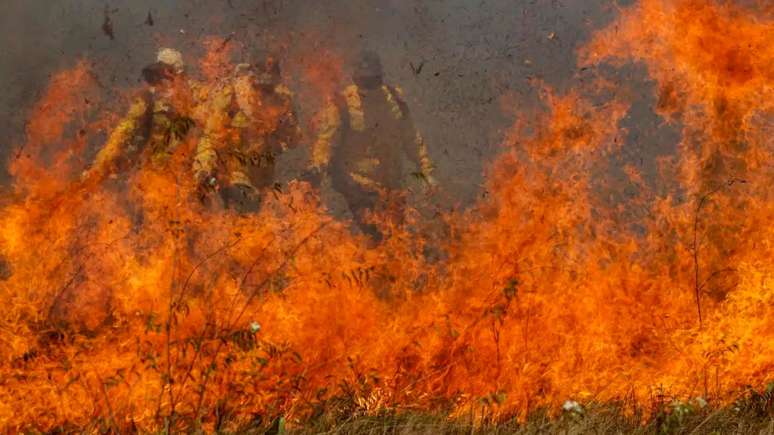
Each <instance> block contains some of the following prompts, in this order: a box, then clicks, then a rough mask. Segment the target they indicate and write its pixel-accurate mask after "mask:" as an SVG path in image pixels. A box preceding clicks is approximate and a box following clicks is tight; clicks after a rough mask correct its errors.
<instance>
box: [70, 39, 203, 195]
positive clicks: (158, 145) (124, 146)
mask: <svg viewBox="0 0 774 435" xmlns="http://www.w3.org/2000/svg"><path fill="white" fill-rule="evenodd" d="M183 69H184V64H183V57H182V55H181V54H180V53H179V52H178V51H176V50H172V49H169V48H164V49H161V50H160V51H159V53H158V57H157V61H156V62H155V63H153V64H151V65H149V66H147V67H146V68H144V69H143V71H142V76H143V79H144V80H145V82H146V83H147V85H148V87H147V89H146V90H145V91H144V92H142V93H141V94H140V95H139V96H137V97H135V98H134V100H133V101H132V104H131V106H130V108H129V111H128V113H127V115H126V116H125V117H124V118H123V119H122V120H121V121H120V122H119V124H118V126H117V127H116V128H115V129H113V131H112V132H111V133H110V135H109V136H108V139H107V142H106V144H105V146H104V147H103V148H102V149H100V150H99V152H98V153H97V155H96V157H95V159H94V162H93V163H92V165H91V166H90V167H89V168H88V169H87V170H86V171H85V172H84V174H83V177H82V179H83V181H84V182H99V181H100V180H102V179H104V178H106V177H110V176H115V175H116V174H117V173H118V172H120V171H121V170H125V169H127V168H128V167H130V166H132V165H134V164H136V163H137V161H138V158H139V159H140V160H142V161H143V163H144V164H145V163H149V164H151V165H152V166H154V167H162V166H163V164H164V162H166V161H167V159H168V158H169V156H170V155H171V154H172V153H173V152H174V150H175V148H176V147H177V145H178V144H179V143H180V142H181V141H182V140H183V139H184V137H185V136H186V135H187V133H188V131H189V130H190V129H191V128H192V127H193V125H194V122H193V120H192V119H191V117H190V116H189V115H190V111H191V107H192V105H193V98H194V97H193V91H192V89H191V83H190V82H189V81H188V80H187V79H186V77H185V75H184V72H183Z"/></svg>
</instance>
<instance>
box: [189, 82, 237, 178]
mask: <svg viewBox="0 0 774 435" xmlns="http://www.w3.org/2000/svg"><path fill="white" fill-rule="evenodd" d="M232 97H233V93H231V92H230V88H224V89H221V90H219V91H218V93H216V94H214V95H213V99H212V101H211V102H209V103H210V104H209V105H208V107H207V108H208V111H209V114H208V117H207V121H206V122H205V123H204V129H203V131H202V135H201V137H200V138H199V141H198V142H197V143H196V150H195V151H194V158H193V168H192V169H193V174H194V178H195V179H196V181H197V182H199V183H203V184H207V185H210V186H211V187H214V183H215V179H214V176H215V172H216V170H217V164H218V149H219V148H220V147H219V143H220V142H221V141H222V140H224V136H225V135H226V130H227V126H228V124H229V121H233V120H231V119H230V116H229V114H228V111H229V108H231V106H233V105H234V102H233V100H232ZM205 104H206V103H205Z"/></svg>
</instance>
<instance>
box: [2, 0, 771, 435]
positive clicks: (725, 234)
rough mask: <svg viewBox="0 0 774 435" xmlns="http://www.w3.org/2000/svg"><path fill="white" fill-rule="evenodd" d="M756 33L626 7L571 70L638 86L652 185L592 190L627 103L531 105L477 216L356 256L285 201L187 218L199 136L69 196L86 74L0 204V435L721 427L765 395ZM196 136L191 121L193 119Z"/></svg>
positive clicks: (299, 192)
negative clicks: (442, 415)
mask: <svg viewBox="0 0 774 435" xmlns="http://www.w3.org/2000/svg"><path fill="white" fill-rule="evenodd" d="M772 18H773V17H772V15H771V11H770V10H768V11H766V10H752V9H745V8H742V7H739V6H734V5H732V4H730V3H723V4H720V3H719V2H713V1H711V0H674V1H671V0H642V1H640V2H639V3H637V4H635V5H633V6H631V7H629V8H626V9H623V10H622V11H621V12H620V16H619V17H618V18H617V20H616V21H615V22H613V23H611V24H610V25H609V26H607V28H605V29H602V30H600V31H598V32H596V33H595V35H594V37H593V38H592V39H591V41H590V42H589V43H588V44H587V45H586V46H584V47H582V48H581V49H580V50H579V59H580V60H579V66H581V67H591V68H592V69H593V67H595V66H597V65H599V64H601V63H603V62H607V63H612V64H614V65H618V66H621V65H624V64H627V63H632V62H634V63H638V64H642V65H644V66H645V67H646V68H647V73H648V74H649V76H650V77H651V78H652V79H653V80H654V81H655V82H656V83H657V89H656V96H655V98H654V101H655V102H656V104H655V107H654V110H655V111H656V113H657V114H658V115H659V116H661V117H662V119H663V120H664V122H665V123H668V124H669V125H671V126H672V127H674V128H677V129H678V130H679V132H680V136H681V138H680V141H679V143H677V144H675V146H676V152H675V154H674V155H672V156H662V159H661V160H662V163H663V164H662V171H661V177H670V178H669V179H661V180H657V181H653V180H650V181H649V180H647V177H644V176H643V175H641V174H640V173H639V172H638V171H637V169H636V168H634V167H632V166H629V167H627V168H626V169H625V171H624V172H625V174H626V176H627V177H626V179H625V180H619V181H618V182H617V183H619V184H612V185H609V186H602V187H600V186H599V182H598V180H597V178H598V175H599V173H600V171H605V170H606V169H607V167H608V166H607V160H606V159H607V158H608V157H609V156H610V155H614V154H616V153H618V152H620V151H621V149H622V147H626V146H627V143H626V140H627V139H626V138H627V135H626V131H625V130H624V128H623V127H621V123H622V120H623V119H624V118H625V117H626V116H627V113H628V112H629V110H630V106H631V104H632V101H631V100H630V97H628V95H629V93H628V92H627V90H626V89H625V85H622V84H611V83H609V81H607V80H605V79H603V78H602V77H601V75H600V76H599V77H597V79H595V80H593V84H592V85H591V86H589V85H581V84H578V86H577V87H576V89H572V90H570V91H568V92H567V93H565V94H557V93H556V92H554V91H552V90H551V89H550V88H549V87H547V86H544V87H543V89H542V95H543V97H542V105H543V107H544V109H543V110H541V111H540V112H539V113H530V114H527V113H523V114H520V117H519V119H518V120H517V121H516V122H515V123H514V127H513V129H512V130H511V132H510V134H509V135H508V137H507V138H506V141H505V142H506V143H505V146H504V151H503V153H502V155H501V156H500V157H499V158H498V159H497V161H496V162H495V163H494V164H493V165H492V168H491V170H490V172H489V174H488V183H487V185H486V186H485V189H486V192H487V196H486V198H485V199H483V200H481V201H480V203H478V204H476V205H475V206H474V207H473V208H471V209H470V210H468V211H465V212H462V213H448V214H445V215H444V216H441V217H440V218H439V219H438V222H436V223H435V224H434V225H436V227H439V228H441V229H440V230H438V228H436V229H435V231H436V233H431V232H427V231H426V228H427V225H428V224H427V222H423V220H422V219H421V218H420V217H419V216H420V213H418V212H416V211H415V210H410V211H408V212H407V214H408V218H407V219H406V222H405V224H403V225H397V224H395V223H394V222H393V221H392V220H391V219H389V218H388V217H384V216H379V215H376V216H374V219H375V220H376V221H377V222H379V223H380V225H381V226H382V227H384V231H385V233H386V234H389V236H388V237H386V238H385V239H384V240H383V241H382V242H381V243H380V244H379V245H378V246H373V245H374V244H373V243H368V242H367V241H366V240H365V239H364V237H362V236H353V235H352V234H351V232H350V229H349V226H348V225H347V223H346V222H341V221H339V220H337V219H336V218H334V217H333V216H331V214H330V213H329V212H328V211H327V210H326V208H325V207H324V205H322V204H321V202H320V200H319V197H318V192H316V191H315V190H314V189H313V188H311V187H310V186H309V184H307V183H304V182H298V181H294V182H291V183H289V185H288V186H287V187H286V188H284V189H283V190H282V191H281V192H275V193H274V195H270V196H269V197H268V199H267V201H266V202H265V203H264V204H263V205H262V207H261V210H260V212H257V213H254V214H238V213H235V212H233V211H230V210H228V209H222V208H217V207H215V208H213V207H207V206H205V205H203V204H202V203H201V202H200V201H199V200H198V199H197V195H196V185H195V182H194V180H193V177H192V176H191V174H190V172H191V160H190V156H191V155H192V153H193V149H194V147H195V144H194V141H195V136H196V134H197V131H194V134H192V135H189V136H188V137H187V138H186V139H185V140H183V141H182V142H183V143H181V144H180V145H179V146H178V147H177V148H176V149H175V150H174V152H173V153H172V155H171V157H170V159H169V163H168V167H167V169H166V170H158V169H157V168H154V167H153V166H152V165H139V166H137V167H136V168H134V169H132V170H131V171H127V172H124V173H121V174H119V176H118V177H113V178H108V179H105V180H102V181H100V182H94V183H89V182H84V181H83V178H82V177H81V171H82V170H83V169H84V166H85V162H86V161H87V160H88V159H87V157H86V156H84V153H85V150H86V149H87V148H88V146H87V145H89V144H94V143H101V142H104V141H105V140H106V137H107V135H108V134H109V131H110V130H111V129H112V128H113V127H114V125H115V122H116V120H117V119H118V116H119V115H120V113H102V112H99V111H98V110H97V109H96V108H97V107H104V105H101V104H98V103H100V102H102V100H103V99H104V98H107V97H105V96H102V95H101V91H100V88H99V86H98V85H97V83H96V82H95V81H94V80H93V78H92V77H91V74H90V70H89V67H88V64H87V63H85V62H81V63H79V64H77V65H76V66H75V67H73V68H72V69H70V70H66V71H63V72H61V73H59V74H57V75H55V76H54V77H52V79H51V82H50V84H49V86H48V89H47V92H45V93H44V95H43V97H42V99H41V101H39V102H38V104H37V105H36V106H35V107H34V108H33V110H32V112H31V115H30V118H29V123H28V129H27V141H26V143H25V144H24V145H23V146H21V147H19V151H18V153H17V154H16V155H15V158H12V159H11V168H10V169H11V173H12V174H13V176H14V177H15V178H14V179H15V183H14V186H13V194H12V197H11V198H9V199H8V200H7V201H6V202H0V206H1V207H2V208H0V253H2V255H3V256H5V257H6V258H7V263H8V266H7V267H8V269H9V273H7V275H8V276H7V277H5V275H4V274H3V271H2V265H0V279H2V278H4V279H3V280H1V281H0V300H2V301H3V304H2V307H0V343H2V346H0V374H2V376H0V392H2V397H3V399H2V400H0V428H3V429H4V430H7V431H18V430H22V429H31V428H32V429H38V430H43V431H45V430H50V429H52V428H56V427H60V428H70V427H79V428H83V427H87V428H88V427H92V428H97V427H103V428H109V429H116V430H124V429H135V430H156V429H160V428H163V427H165V425H171V427H173V428H189V427H192V426H194V425H195V424H198V423H201V424H202V425H203V427H204V428H205V429H209V430H212V429H213V428H215V427H216V426H218V425H219V424H220V421H221V420H220V419H222V418H223V416H229V418H230V421H232V422H240V423H243V422H247V421H251V420H255V419H257V418H258V417H259V416H261V417H263V418H264V419H265V418H273V417H276V416H281V415H282V416H285V417H286V418H287V419H288V421H291V422H302V421H303V420H304V419H305V418H308V417H310V416H312V415H315V414H316V413H319V412H322V411H328V412H340V413H370V412H377V411H379V410H381V409H421V410H438V409H444V410H449V409H451V410H452V414H453V415H468V414H470V413H477V415H478V416H479V417H483V416H484V415H487V416H493V417H495V418H498V417H505V416H510V415H517V416H519V417H524V416H526V415H527V413H529V412H530V411H532V410H535V409H537V408H539V407H546V406H547V407H551V409H554V410H557V411H558V410H559V409H560V407H561V406H562V404H565V406H566V404H567V403H571V404H574V405H573V406H576V407H579V406H580V405H579V404H578V402H581V403H583V402H584V401H592V400H593V401H624V400H626V401H629V402H628V403H631V404H632V405H634V404H649V403H652V401H653V400H654V398H656V397H659V396H663V395H669V396H675V397H696V396H701V397H704V398H706V399H708V400H713V401H717V402H720V403H723V402H725V401H728V400H730V399H732V398H733V397H734V396H735V395H736V394H737V393H738V392H739V391H740V390H741V389H742V388H744V387H745V386H747V385H753V386H760V385H764V384H765V383H766V382H768V381H770V380H771V377H772V373H774V348H773V347H774V320H772V319H774V265H772V264H771V258H773V256H774V229H772V227H771V226H770V225H768V224H769V223H770V222H772V219H773V218H774V201H772V190H771V187H770V186H771V184H772V179H774V178H773V177H774V173H773V171H772V169H771V168H772V166H771V164H770V162H771V161H773V160H772V157H774V156H772V148H773V147H774V142H773V141H772V137H774V135H772V133H773V132H774V131H773V130H772V126H773V125H774V123H773V122H772V121H773V120H774V87H772V84H774V22H773V21H772ZM229 44H231V43H230V42H229V41H227V40H218V39H208V40H207V41H206V43H205V45H206V47H207V49H208V54H207V55H206V56H205V57H204V58H203V60H202V61H201V62H200V67H201V69H202V72H203V76H204V77H205V79H204V80H205V82H206V83H207V84H214V83H216V82H217V81H218V80H220V79H221V77H223V74H226V71H232V70H233V67H234V65H232V64H230V61H229V58H228V52H229V49H228V47H227V46H228V45H229ZM224 47H225V48H226V49H224ZM301 75H302V77H304V78H306V79H307V80H312V81H317V82H320V83H312V84H311V87H312V88H314V89H317V90H318V91H319V92H330V91H329V90H330V89H332V88H333V86H332V85H330V84H328V83H323V82H324V81H325V80H327V79H330V80H333V79H334V76H335V79H336V80H338V79H339V78H340V77H341V73H340V72H339V68H338V66H331V65H329V64H325V65H319V66H310V65H304V71H303V72H302V73H301ZM590 88H591V89H590ZM128 94H129V92H127V95H128ZM195 98H196V96H195V95H191V96H190V99H195ZM324 99H325V96H322V97H321V98H320V99H319V101H323V100H324ZM127 100H128V99H127ZM600 100H604V101H603V103H602V104H600ZM181 104H192V103H191V101H188V100H186V101H183V102H181ZM194 112H195V113H196V115H195V117H200V118H201V119H196V121H197V122H198V123H199V125H202V121H205V120H206V119H207V118H208V116H210V115H211V114H210V113H207V112H206V111H204V112H196V111H194ZM526 126H529V128H526ZM669 174H677V175H676V176H670V175H669ZM651 183H656V184H658V183H662V184H663V185H666V186H669V187H668V188H667V189H666V190H665V191H660V190H659V189H653V188H650V187H648V186H650V185H651ZM624 186H635V187H636V192H637V193H636V195H633V196H632V197H631V198H630V199H629V200H628V201H629V203H628V204H627V206H626V207H623V206H622V205H621V204H611V203H610V202H609V201H605V200H604V199H603V196H604V195H603V194H602V193H601V192H603V191H604V190H605V189H619V188H620V189H622V188H623V187H624ZM632 208H638V209H639V210H641V211H640V212H639V213H636V214H634V213H632V212H630V210H631V209H632ZM627 210H628V211H627ZM635 215H636V216H637V217H636V219H637V221H636V222H631V221H630V219H632V216H635ZM438 231H440V232H442V233H443V237H438V235H437V232H438ZM433 234H435V235H433ZM428 251H432V252H436V253H441V254H438V255H427V252H428ZM576 401H578V402H576Z"/></svg>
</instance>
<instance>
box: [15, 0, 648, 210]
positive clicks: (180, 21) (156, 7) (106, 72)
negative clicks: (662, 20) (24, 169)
mask: <svg viewBox="0 0 774 435" xmlns="http://www.w3.org/2000/svg"><path fill="white" fill-rule="evenodd" d="M3 4H4V5H3V6H4V7H3V14H2V16H1V17H0V52H2V53H3V54H2V57H0V85H1V89H2V90H3V91H2V92H0V111H2V116H1V117H0V159H2V160H7V159H8V158H10V157H9V154H10V153H9V150H10V149H11V148H12V147H13V146H14V144H17V143H19V142H20V141H21V140H23V127H24V121H25V118H26V113H27V111H28V109H29V107H30V104H31V103H32V102H34V101H35V99H36V98H37V97H38V96H39V95H40V93H41V92H42V91H43V90H44V88H45V84H46V81H47V79H48V77H49V76H50V75H51V74H52V73H54V72H55V71H57V70H59V69H61V68H64V67H68V66H72V64H73V63H74V62H75V60H76V59H80V58H86V59H88V60H90V61H91V62H92V63H93V64H94V65H95V71H96V74H97V76H98V78H99V80H100V83H101V84H102V85H103V86H104V88H105V90H106V92H109V91H110V90H119V89H121V88H124V87H126V86H129V85H133V84H136V83H137V81H138V80H139V72H140V70H141V68H142V67H143V66H144V65H146V64H147V63H148V62H149V61H150V60H152V59H153V57H154V53H155V51H156V49H157V48H158V47H159V46H160V45H162V44H163V45H169V46H174V47H176V48H178V49H180V50H181V51H182V52H184V54H185V55H186V56H187V58H188V59H190V60H193V59H195V58H196V56H197V55H198V54H200V53H201V50H202V47H201V45H200V38H201V36H203V35H216V36H222V37H231V38H233V39H234V40H236V41H239V42H241V43H243V44H245V46H247V47H256V48H258V47H261V46H262V45H272V44H273V45H277V44H280V45H282V46H284V47H286V51H287V52H288V53H289V54H290V53H293V52H294V51H296V52H303V51H304V50H303V48H304V47H303V45H305V44H310V43H311V41H314V42H315V43H316V44H318V45H319V46H320V47H330V48H331V49H332V50H335V51H338V52H344V53H346V52H348V51H349V52H351V51H354V50H356V49H357V48H360V47H368V48H371V49H374V50H377V51H379V52H380V53H381V54H382V60H383V63H384V64H385V69H386V74H387V80H388V81H390V82H391V83H395V84H399V85H400V86H402V87H403V88H404V90H405V91H406V95H407V99H408V102H409V104H410V106H411V109H412V112H413V116H414V118H415V121H416V124H417V125H418V127H419V128H420V129H421V130H422V132H423V133H424V135H425V136H426V138H427V140H428V143H429V146H430V148H431V149H430V152H431V155H432V157H433V159H434V160H435V162H436V166H437V178H438V179H439V181H440V182H441V183H442V184H443V185H444V186H445V188H446V190H447V191H448V192H452V193H453V195H454V198H455V199H456V200H458V201H461V202H463V203H467V202H469V201H470V200H472V199H473V198H475V196H476V195H477V194H478V192H479V191H480V187H479V185H480V182H481V180H482V169H483V168H484V167H485V165H486V162H488V161H490V160H491V158H492V157H493V156H494V155H495V154H496V153H497V151H498V146H499V143H500V142H501V138H502V134H503V130H504V129H505V128H507V127H508V126H509V125H510V124H511V122H512V120H513V112H515V111H517V110H519V107H518V106H520V105H523V107H525V108H526V107H529V105H533V104H535V101H536V98H535V94H534V90H533V89H532V87H531V85H530V80H532V79H541V80H543V81H544V82H546V83H547V84H549V85H551V86H554V87H555V88H557V89H559V90H563V89H566V88H567V87H568V86H570V84H571V83H573V80H575V79H576V78H577V74H578V71H577V69H576V65H575V49H576V48H577V47H578V46H579V45H582V44H583V42H584V41H586V40H587V38H588V36H589V35H590V33H591V32H592V31H593V30H594V29H597V28H599V27H601V26H603V25H604V24H605V23H607V22H609V20H610V19H611V18H612V17H613V16H614V14H615V13H616V9H615V8H614V7H612V6H611V4H609V2H607V1H603V0H588V1H582V2H581V1H570V0H546V1H536V0H532V1H526V0H525V1H513V0H480V1H471V0H357V1H354V0H350V1H343V0H328V1H325V0H321V1H309V0H217V1H216V0H189V1H182V0H180V1H172V0H170V1H163V2H159V1H156V0H132V1H117V0H113V1H104V0H58V1H49V0H4V1H3ZM106 16H107V17H109V25H106ZM151 23H152V25H151ZM111 36H112V37H111ZM307 51H308V50H307ZM640 76H642V74H641V72H640ZM503 96H508V101H511V102H512V104H511V107H509V108H508V110H503V107H502V106H503V105H502V99H503ZM302 105H303V102H302ZM316 109H317V108H315V107H301V112H302V116H309V114H310V113H311V112H312V111H313V110H316ZM642 116H645V117H647V116H648V114H644V115H642ZM3 166H5V165H3ZM0 174H2V173H0ZM3 180H5V181H7V175H5V174H4V175H2V176H0V181H3Z"/></svg>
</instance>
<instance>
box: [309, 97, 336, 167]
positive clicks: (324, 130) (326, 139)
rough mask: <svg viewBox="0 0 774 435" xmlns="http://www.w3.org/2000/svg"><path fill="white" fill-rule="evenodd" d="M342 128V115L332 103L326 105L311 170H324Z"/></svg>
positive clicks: (322, 114)
mask: <svg viewBox="0 0 774 435" xmlns="http://www.w3.org/2000/svg"><path fill="white" fill-rule="evenodd" d="M340 127H341V114H340V113H339V109H338V107H336V104H335V103H333V102H332V101H331V102H330V103H329V104H327V105H326V107H325V109H324V110H323V112H322V113H321V114H320V122H319V126H318V128H317V136H316V139H315V141H314V143H313V144H312V150H311V159H310V160H311V161H310V168H311V169H315V170H320V171H321V170H323V169H324V168H326V167H327V166H328V162H329V161H330V159H331V148H332V146H333V141H334V139H335V137H336V134H337V133H338V132H339V128H340Z"/></svg>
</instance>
